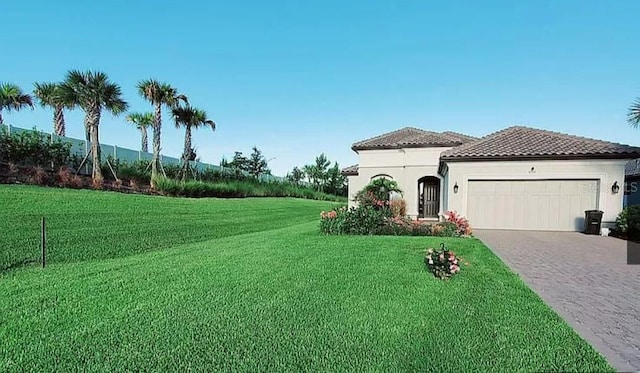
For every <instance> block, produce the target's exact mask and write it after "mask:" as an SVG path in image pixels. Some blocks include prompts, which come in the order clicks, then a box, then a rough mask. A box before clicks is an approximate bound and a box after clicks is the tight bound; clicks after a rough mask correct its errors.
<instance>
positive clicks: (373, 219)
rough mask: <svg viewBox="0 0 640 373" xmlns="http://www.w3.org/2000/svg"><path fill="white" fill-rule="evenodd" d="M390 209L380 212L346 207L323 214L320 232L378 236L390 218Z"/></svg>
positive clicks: (366, 207) (321, 215)
mask: <svg viewBox="0 0 640 373" xmlns="http://www.w3.org/2000/svg"><path fill="white" fill-rule="evenodd" d="M389 211H390V210H388V209H385V210H380V209H375V208H373V207H372V206H359V207H357V208H356V207H352V208H350V209H347V208H346V207H342V208H339V209H337V210H332V211H329V212H324V211H323V212H322V213H321V214H320V231H321V232H322V233H326V234H356V235H371V234H378V232H379V231H380V229H381V228H382V227H383V226H384V224H385V220H386V219H387V218H389V217H390V216H389Z"/></svg>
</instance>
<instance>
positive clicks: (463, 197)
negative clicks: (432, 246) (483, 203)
mask: <svg viewBox="0 0 640 373" xmlns="http://www.w3.org/2000/svg"><path fill="white" fill-rule="evenodd" d="M625 163H627V160H624V159H623V160H604V159H603V160H562V161H560V160H549V161H499V162H492V161H489V162H486V161H485V162H449V163H448V164H447V165H446V167H445V169H446V172H445V175H446V178H447V179H448V188H449V189H450V190H448V194H447V201H446V202H445V206H446V208H447V209H449V210H455V211H457V212H458V213H460V214H462V215H463V216H467V191H468V184H469V180H470V179H471V180H474V179H475V180H492V179H494V180H499V179H502V180H530V179H596V180H599V181H600V183H599V185H600V188H599V191H598V209H600V210H602V211H603V212H604V215H603V217H602V221H603V226H604V227H610V226H612V223H613V222H614V221H615V219H616V217H617V215H618V213H619V212H620V211H621V210H622V201H623V196H624V189H623V188H624V165H625ZM532 167H533V171H532ZM615 181H617V182H618V185H620V192H618V193H617V194H614V193H613V192H612V191H611V186H612V185H613V183H614V182H615ZM455 183H457V184H458V187H459V190H458V193H453V189H452V188H453V185H454V184H455Z"/></svg>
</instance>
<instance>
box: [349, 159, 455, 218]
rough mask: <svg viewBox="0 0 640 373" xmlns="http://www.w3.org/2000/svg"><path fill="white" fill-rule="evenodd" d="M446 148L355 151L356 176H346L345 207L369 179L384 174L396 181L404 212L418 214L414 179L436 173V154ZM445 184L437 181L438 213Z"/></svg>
mask: <svg viewBox="0 0 640 373" xmlns="http://www.w3.org/2000/svg"><path fill="white" fill-rule="evenodd" d="M448 149H450V148H444V147H440V148H405V149H385V150H361V151H360V152H359V163H358V176H349V177H348V180H349V206H353V205H354V202H353V197H354V195H355V194H356V193H357V192H358V191H359V190H361V189H362V188H364V187H365V186H366V185H367V184H368V183H369V182H370V181H371V179H372V178H375V177H376V176H378V175H388V176H390V177H391V178H392V179H393V180H394V181H396V182H397V183H398V186H399V187H400V189H402V192H403V197H404V199H405V201H407V214H408V215H409V216H411V217H413V218H415V217H417V216H418V179H420V178H422V177H424V176H435V177H438V178H440V179H441V180H442V177H441V176H440V175H438V165H439V163H440V154H441V153H442V152H444V151H446V150H448ZM445 190H446V186H445V185H443V184H442V182H441V184H440V212H441V213H442V211H444V210H443V203H444V198H443V196H444V191H445Z"/></svg>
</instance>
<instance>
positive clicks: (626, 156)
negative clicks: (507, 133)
mask: <svg viewBox="0 0 640 373" xmlns="http://www.w3.org/2000/svg"><path fill="white" fill-rule="evenodd" d="M638 155H640V153H617V154H557V155H546V154H545V155H524V156H516V155H509V156H503V155H501V156H442V157H440V160H441V161H444V162H468V161H474V162H483V161H534V160H580V159H634V158H637V157H638Z"/></svg>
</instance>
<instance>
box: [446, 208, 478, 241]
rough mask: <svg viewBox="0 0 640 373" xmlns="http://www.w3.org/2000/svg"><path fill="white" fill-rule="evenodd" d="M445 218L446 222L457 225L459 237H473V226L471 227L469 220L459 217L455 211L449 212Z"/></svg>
mask: <svg viewBox="0 0 640 373" xmlns="http://www.w3.org/2000/svg"><path fill="white" fill-rule="evenodd" d="M445 217H446V221H448V222H450V223H453V224H455V225H456V230H457V232H458V236H471V234H472V231H471V225H469V220H467V218H465V217H463V216H460V215H458V213H457V212H455V211H447V212H446V214H445Z"/></svg>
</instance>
